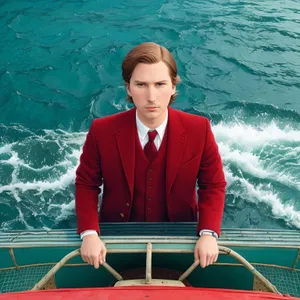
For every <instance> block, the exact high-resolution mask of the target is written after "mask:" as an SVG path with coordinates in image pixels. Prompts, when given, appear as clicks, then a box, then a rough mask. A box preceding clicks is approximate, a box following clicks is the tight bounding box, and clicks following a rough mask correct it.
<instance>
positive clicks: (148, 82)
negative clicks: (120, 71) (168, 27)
mask: <svg viewBox="0 0 300 300" xmlns="http://www.w3.org/2000/svg"><path fill="white" fill-rule="evenodd" d="M175 88H176V87H175V86H173V84H172V81H171V77H170V75H169V70H168V67H167V65H166V64H165V63H164V62H162V61H160V62H158V63H155V64H144V63H139V64H137V66H136V67H135V69H134V71H133V73H132V76H131V79H130V83H129V85H127V86H126V89H127V93H128V95H129V96H131V97H132V99H133V103H134V105H135V106H136V108H137V112H138V116H139V118H140V119H141V121H142V122H145V123H154V122H155V123H156V122H158V123H160V122H163V120H164V119H165V116H166V111H167V107H168V105H169V102H170V99H171V96H172V95H173V94H174V93H175Z"/></svg>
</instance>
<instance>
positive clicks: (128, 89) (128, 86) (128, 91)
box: [125, 82, 132, 97]
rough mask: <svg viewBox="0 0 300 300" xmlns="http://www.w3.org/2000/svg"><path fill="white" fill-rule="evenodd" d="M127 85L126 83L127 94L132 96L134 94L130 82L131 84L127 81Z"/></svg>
mask: <svg viewBox="0 0 300 300" xmlns="http://www.w3.org/2000/svg"><path fill="white" fill-rule="evenodd" d="M125 85H126V91H127V94H128V95H129V96H130V97H132V96H131V92H130V84H129V83H128V82H125Z"/></svg>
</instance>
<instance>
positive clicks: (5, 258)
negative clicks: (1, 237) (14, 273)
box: [0, 248, 14, 269]
mask: <svg viewBox="0 0 300 300" xmlns="http://www.w3.org/2000/svg"><path fill="white" fill-rule="evenodd" d="M13 266H14V263H13V261H12V259H11V256H10V254H9V252H8V249H1V248H0V269H2V268H9V267H13Z"/></svg>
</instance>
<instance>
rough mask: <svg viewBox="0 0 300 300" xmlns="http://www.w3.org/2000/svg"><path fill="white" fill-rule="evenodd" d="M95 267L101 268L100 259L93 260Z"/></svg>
mask: <svg viewBox="0 0 300 300" xmlns="http://www.w3.org/2000/svg"><path fill="white" fill-rule="evenodd" d="M93 265H94V267H95V269H98V268H99V257H94V258H93Z"/></svg>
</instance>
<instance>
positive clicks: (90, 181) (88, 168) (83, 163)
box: [75, 121, 102, 234]
mask: <svg viewBox="0 0 300 300" xmlns="http://www.w3.org/2000/svg"><path fill="white" fill-rule="evenodd" d="M101 185H102V173H101V162H100V155H99V151H98V148H97V143H96V138H95V121H93V122H92V124H91V127H90V130H89V132H88V134H87V137H86V140H85V143H84V145H83V149H82V154H81V156H80V162H79V166H78V168H77V170H76V179H75V209H76V216H77V232H78V233H81V232H83V231H85V230H88V229H93V230H96V231H97V232H98V234H100V228H99V220H98V218H99V217H98V195H99V193H100V192H101V189H100V186H101Z"/></svg>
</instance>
